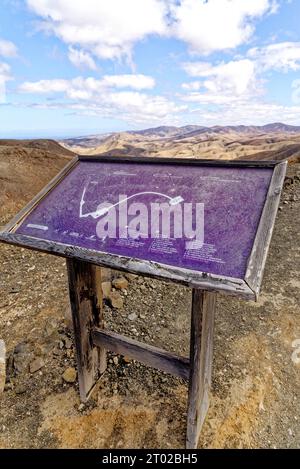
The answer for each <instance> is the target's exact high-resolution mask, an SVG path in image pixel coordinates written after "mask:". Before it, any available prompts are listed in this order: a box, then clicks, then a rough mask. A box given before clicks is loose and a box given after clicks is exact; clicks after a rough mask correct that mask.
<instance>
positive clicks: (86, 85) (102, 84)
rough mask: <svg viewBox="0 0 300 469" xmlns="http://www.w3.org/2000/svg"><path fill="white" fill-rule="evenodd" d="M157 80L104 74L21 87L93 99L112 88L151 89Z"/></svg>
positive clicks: (140, 76) (33, 83) (144, 76)
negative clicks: (99, 76) (99, 77)
mask: <svg viewBox="0 0 300 469" xmlns="http://www.w3.org/2000/svg"><path fill="white" fill-rule="evenodd" d="M154 85H155V80H154V79H153V78H152V77H150V76H147V75H142V74H128V75H104V76H103V78H102V79H99V80H98V79H96V78H94V77H88V78H83V77H77V78H73V79H71V80H64V79H54V80H39V81H34V82H30V81H29V82H28V81H27V82H24V83H22V85H21V86H20V87H19V90H20V91H21V92H23V93H38V94H51V93H66V94H67V95H68V97H69V98H71V99H91V98H92V96H94V95H97V94H99V93H102V92H103V91H104V90H107V89H110V88H131V89H134V90H142V89H150V88H153V87H154Z"/></svg>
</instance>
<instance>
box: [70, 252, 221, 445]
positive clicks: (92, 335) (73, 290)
mask: <svg viewBox="0 0 300 469" xmlns="http://www.w3.org/2000/svg"><path fill="white" fill-rule="evenodd" d="M67 269H68V278H69V292H70V301H71V310H72V317H73V326H74V336H75V345H76V353H77V368H78V380H79V390H80V399H81V401H82V402H86V401H87V400H88V399H89V397H90V395H91V393H92V391H93V388H94V386H95V384H96V383H97V380H98V378H99V376H100V375H101V374H102V373H103V372H104V371H105V369H106V350H110V351H112V352H115V353H118V354H121V355H126V356H128V357H131V358H133V359H135V360H138V361H140V362H142V363H144V364H146V365H148V366H151V367H153V368H158V369H159V370H162V371H165V372H167V373H171V374H172V375H175V376H179V377H180V378H183V379H185V380H187V381H188V384H189V391H188V411H187V432H186V448H188V449H194V448H197V444H198V440H199V435H200V431H201V427H202V425H203V422H204V419H205V416H206V413H207V410H208V407H209V393H210V385H211V371H212V356H213V328H214V314H215V308H216V293H215V292H208V291H204V290H199V289H195V288H193V296H192V314H191V338H190V358H189V359H188V358H185V357H179V356H177V355H176V354H174V353H171V352H167V351H165V350H162V349H160V348H158V347H153V346H152V345H147V344H143V343H141V342H138V341H137V340H134V339H131V338H128V337H125V336H122V335H120V334H117V333H115V332H111V331H106V330H104V318H103V307H102V304H103V300H102V289H101V268H100V267H99V266H96V265H94V264H90V263H87V262H84V261H80V260H76V259H67Z"/></svg>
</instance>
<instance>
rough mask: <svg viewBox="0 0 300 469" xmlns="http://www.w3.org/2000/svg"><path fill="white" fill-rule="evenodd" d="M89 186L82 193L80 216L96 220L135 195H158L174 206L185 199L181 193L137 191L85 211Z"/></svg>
mask: <svg viewBox="0 0 300 469" xmlns="http://www.w3.org/2000/svg"><path fill="white" fill-rule="evenodd" d="M87 187H88V186H85V187H84V189H83V191H82V195H81V199H80V205H79V218H87V217H92V218H94V219H95V220H96V219H97V218H100V217H102V216H103V215H107V213H108V212H109V211H110V210H112V209H113V208H115V207H117V206H118V205H121V204H123V203H125V202H127V201H128V200H130V199H133V198H134V197H137V196H139V195H158V196H160V197H164V198H166V199H168V200H169V204H170V205H171V206H172V205H173V206H174V205H177V204H180V203H181V202H183V201H184V199H183V197H181V195H178V196H176V197H170V196H169V195H167V194H163V193H161V192H154V191H144V192H136V193H135V194H132V195H130V196H128V197H124V198H123V199H121V200H119V201H118V202H116V203H115V204H109V206H108V207H103V206H102V204H101V206H98V207H97V209H96V210H95V211H93V212H87V213H83V206H84V205H85V203H86V202H85V200H84V198H85V194H86V190H87Z"/></svg>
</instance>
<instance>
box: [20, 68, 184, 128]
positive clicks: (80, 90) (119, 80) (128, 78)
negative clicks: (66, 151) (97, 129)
mask: <svg viewBox="0 0 300 469" xmlns="http://www.w3.org/2000/svg"><path fill="white" fill-rule="evenodd" d="M154 84H155V82H154V80H153V78H152V77H148V76H145V75H105V76H104V77H103V78H102V79H100V80H97V79H95V78H93V77H89V78H83V77H77V78H74V79H72V80H62V79H57V80H40V81H37V82H25V83H23V84H22V85H21V86H20V88H19V91H21V92H24V93H30V94H47V95H51V94H54V95H56V94H62V95H63V99H64V100H67V101H65V102H61V103H59V104H58V106H59V107H65V108H66V109H72V110H73V111H74V112H76V113H80V114H85V115H91V114H92V115H100V116H104V117H112V118H118V119H124V120H127V121H128V122H135V123H137V122H139V123H141V122H148V123H149V122H152V123H158V122H159V121H160V120H161V121H166V120H172V121H173V122H174V121H175V120H176V119H177V114H178V113H180V112H182V111H183V110H187V105H183V104H181V105H177V104H176V103H174V102H173V101H170V100H168V99H167V98H165V97H164V96H157V95H149V94H146V93H142V92H140V91H139V90H142V89H149V88H152V87H153V86H154ZM120 88H124V89H123V90H120V91H119V89H120ZM126 88H131V89H133V90H137V91H128V90H126ZM56 105H57V104H56ZM56 105H55V104H53V103H51V104H50V107H51V108H53V107H55V106H56ZM43 106H46V107H49V105H48V104H46V105H43Z"/></svg>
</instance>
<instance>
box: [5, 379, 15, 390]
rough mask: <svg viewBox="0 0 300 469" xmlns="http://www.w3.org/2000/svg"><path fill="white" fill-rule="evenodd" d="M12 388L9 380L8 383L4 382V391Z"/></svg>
mask: <svg viewBox="0 0 300 469" xmlns="http://www.w3.org/2000/svg"><path fill="white" fill-rule="evenodd" d="M13 388H14V385H13V383H11V382H10V381H9V382H8V383H6V384H5V386H4V391H10V390H11V389H13Z"/></svg>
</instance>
